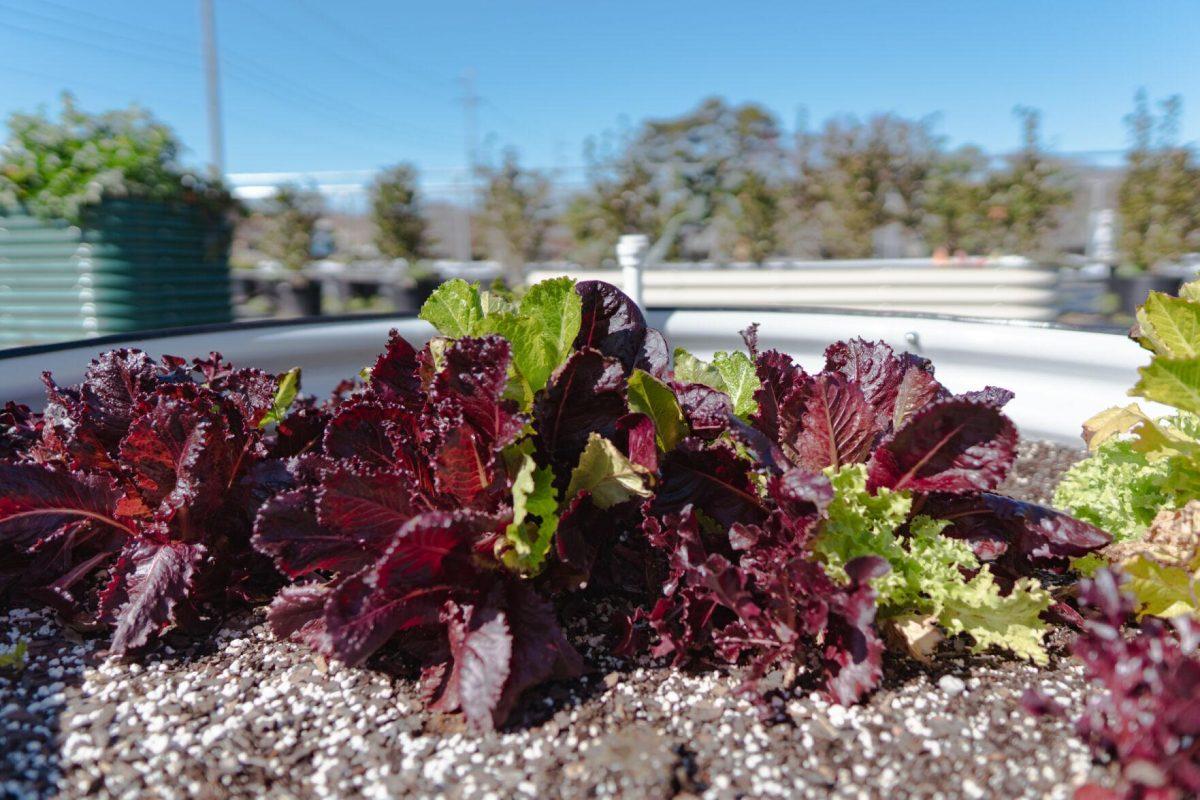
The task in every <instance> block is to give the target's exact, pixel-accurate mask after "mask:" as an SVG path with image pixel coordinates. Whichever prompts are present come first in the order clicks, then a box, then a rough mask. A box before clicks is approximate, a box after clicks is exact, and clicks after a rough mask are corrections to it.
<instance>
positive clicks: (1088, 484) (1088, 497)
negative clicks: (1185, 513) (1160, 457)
mask: <svg viewBox="0 0 1200 800" xmlns="http://www.w3.org/2000/svg"><path fill="white" fill-rule="evenodd" d="M1169 476H1170V469H1169V465H1168V463H1167V462H1165V461H1157V462H1151V461H1150V460H1149V459H1148V458H1147V457H1146V456H1145V455H1144V454H1143V453H1138V452H1137V451H1135V450H1134V445H1133V443H1132V442H1131V441H1128V440H1122V439H1110V440H1108V441H1106V442H1104V443H1103V444H1101V445H1100V446H1099V447H1098V448H1097V449H1096V452H1095V453H1093V454H1092V456H1091V457H1090V458H1086V459H1084V460H1083V461H1080V462H1079V463H1077V464H1075V465H1074V466H1073V467H1071V469H1070V470H1068V471H1067V474H1066V475H1065V476H1064V477H1063V479H1062V481H1061V482H1060V483H1059V484H1058V488H1057V489H1056V490H1055V492H1054V505H1055V506H1057V507H1058V508H1061V509H1064V510H1066V511H1069V512H1071V513H1072V514H1073V515H1074V516H1076V517H1078V518H1079V519H1081V520H1083V521H1085V522H1090V523H1092V524H1093V525H1095V526H1096V527H1098V528H1103V529H1104V530H1106V531H1108V532H1109V533H1111V534H1112V535H1113V540H1114V541H1117V542H1120V541H1125V540H1128V539H1134V538H1137V537H1139V536H1141V535H1142V534H1143V533H1144V532H1145V530H1146V528H1147V527H1149V525H1150V523H1151V521H1153V519H1154V516H1155V515H1156V514H1157V513H1158V511H1159V509H1160V508H1163V507H1164V506H1166V505H1168V503H1169V497H1168V493H1167V491H1166V489H1165V488H1164V487H1165V484H1166V481H1167V479H1168V478H1169Z"/></svg>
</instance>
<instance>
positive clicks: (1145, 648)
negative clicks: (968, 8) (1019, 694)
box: [1024, 570, 1200, 800]
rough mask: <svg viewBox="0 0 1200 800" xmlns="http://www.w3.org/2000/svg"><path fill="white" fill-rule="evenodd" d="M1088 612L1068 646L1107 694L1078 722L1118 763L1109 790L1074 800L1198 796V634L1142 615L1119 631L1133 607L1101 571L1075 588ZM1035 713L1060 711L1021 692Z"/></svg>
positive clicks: (1186, 625)
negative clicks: (1136, 624) (1135, 627)
mask: <svg viewBox="0 0 1200 800" xmlns="http://www.w3.org/2000/svg"><path fill="white" fill-rule="evenodd" d="M1080 600H1081V601H1082V603H1083V604H1084V605H1085V607H1086V608H1087V609H1088V611H1089V612H1090V613H1088V616H1087V619H1086V621H1085V622H1084V626H1083V632H1082V633H1081V634H1080V635H1079V636H1078V637H1077V638H1076V640H1075V643H1074V645H1073V649H1074V653H1075V656H1076V657H1077V658H1078V659H1079V660H1080V661H1082V662H1083V666H1084V671H1085V673H1086V675H1087V677H1088V679H1089V680H1092V681H1095V682H1097V683H1100V684H1101V685H1103V686H1104V688H1105V690H1106V691H1105V693H1104V694H1101V695H1099V696H1097V697H1093V698H1092V699H1091V700H1089V702H1088V705H1087V708H1086V710H1085V711H1084V713H1083V715H1082V716H1081V717H1080V718H1079V719H1078V720H1077V721H1076V723H1075V727H1076V729H1077V730H1078V731H1079V735H1080V736H1081V737H1083V738H1084V739H1085V740H1086V741H1088V742H1090V743H1091V745H1092V748H1093V750H1095V752H1096V753H1098V754H1102V755H1103V756H1105V757H1106V758H1109V759H1112V760H1114V761H1116V763H1117V765H1118V767H1119V777H1118V780H1117V784H1116V786H1115V787H1114V788H1112V789H1109V788H1105V787H1102V786H1097V785H1091V784H1089V785H1086V786H1083V787H1081V788H1080V789H1079V790H1077V791H1076V793H1075V797H1076V798H1078V799H1079V800H1183V799H1184V798H1188V797H1197V796H1200V629H1198V628H1197V626H1196V623H1195V620H1193V619H1191V618H1189V617H1187V616H1180V617H1177V618H1175V619H1173V620H1171V622H1170V623H1169V624H1168V623H1166V622H1163V621H1162V620H1159V619H1155V618H1151V617H1147V618H1145V619H1143V620H1142V622H1141V623H1140V627H1139V629H1138V630H1137V631H1136V632H1134V633H1133V634H1132V635H1130V634H1127V633H1126V632H1124V631H1123V630H1122V627H1123V626H1124V625H1125V623H1126V621H1127V620H1129V618H1130V614H1131V613H1132V612H1133V610H1134V607H1135V602H1134V599H1133V598H1132V597H1131V596H1130V595H1128V594H1126V593H1125V592H1124V591H1123V590H1122V587H1121V585H1120V578H1119V573H1114V572H1111V571H1109V570H1101V571H1099V572H1097V573H1096V575H1095V576H1094V578H1093V579H1091V580H1085V581H1083V582H1082V583H1081V585H1080ZM1024 701H1025V705H1026V707H1027V708H1029V709H1030V710H1031V711H1033V712H1034V713H1038V714H1053V715H1057V716H1063V715H1065V713H1066V710H1065V709H1064V708H1063V707H1062V706H1061V705H1059V704H1058V703H1057V702H1056V701H1054V700H1052V699H1050V698H1047V697H1044V696H1041V695H1040V694H1038V693H1035V692H1030V693H1028V694H1026V696H1025V698H1024Z"/></svg>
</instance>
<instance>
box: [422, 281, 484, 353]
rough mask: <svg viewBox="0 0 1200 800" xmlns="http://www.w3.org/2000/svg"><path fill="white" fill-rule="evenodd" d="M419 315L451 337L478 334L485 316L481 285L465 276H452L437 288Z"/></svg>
mask: <svg viewBox="0 0 1200 800" xmlns="http://www.w3.org/2000/svg"><path fill="white" fill-rule="evenodd" d="M418 316H420V318H421V319H423V320H425V321H426V322H428V323H429V324H430V325H432V326H433V327H435V328H437V329H438V332H439V333H441V334H442V335H443V336H449V337H450V338H451V339H461V338H462V337H464V336H474V335H475V333H476V331H477V330H478V328H479V323H480V321H481V320H483V304H482V302H481V301H480V298H479V287H478V286H477V285H475V284H471V283H467V282H466V281H464V280H463V279H462V278H454V279H453V280H448V281H446V282H445V283H443V284H442V285H441V286H439V287H438V288H436V289H434V291H433V294H431V295H430V296H429V299H428V300H426V301H425V305H423V306H421V313H420V314H419V315H418Z"/></svg>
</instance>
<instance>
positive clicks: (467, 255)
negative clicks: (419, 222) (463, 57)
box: [462, 69, 479, 261]
mask: <svg viewBox="0 0 1200 800" xmlns="http://www.w3.org/2000/svg"><path fill="white" fill-rule="evenodd" d="M462 83H463V97H462V104H463V129H464V134H465V139H466V145H467V197H466V204H465V205H466V217H465V218H466V236H467V239H466V244H465V246H464V248H463V250H464V252H463V260H464V261H470V260H471V255H472V253H471V250H472V248H471V244H472V242H471V212H472V211H473V210H474V208H475V169H476V167H477V160H478V158H479V152H478V151H479V145H478V143H477V141H476V138H477V133H476V131H477V129H478V124H477V121H476V113H477V112H476V109H477V108H478V107H479V96H478V95H476V94H475V70H473V69H468V70H466V71H465V72H464V73H463V75H462Z"/></svg>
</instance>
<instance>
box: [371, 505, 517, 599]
mask: <svg viewBox="0 0 1200 800" xmlns="http://www.w3.org/2000/svg"><path fill="white" fill-rule="evenodd" d="M505 522H506V520H504V519H503V518H499V517H494V516H490V515H487V514H480V513H478V512H472V511H454V512H450V511H428V512H426V513H424V514H421V515H419V516H416V517H413V518H412V519H411V520H409V521H408V522H407V523H406V524H405V525H404V527H403V528H401V529H400V532H399V533H398V534H397V535H396V538H395V539H394V540H392V543H391V545H389V546H388V549H387V551H386V552H385V553H384V554H383V556H382V557H381V558H380V559H379V561H378V562H377V563H376V564H375V566H374V567H373V568H372V578H371V580H372V582H373V583H374V584H375V585H376V586H378V587H380V588H381V589H388V590H398V589H399V587H408V586H424V585H429V584H430V583H431V582H433V581H442V582H445V581H447V580H449V579H448V578H446V577H445V575H444V571H445V570H447V569H451V574H453V575H460V576H461V575H462V574H463V573H464V572H465V571H466V570H468V569H469V566H470V565H469V552H468V548H469V546H470V545H472V544H473V543H474V542H475V541H476V540H477V539H478V538H479V537H480V536H481V535H483V534H485V533H487V532H491V531H494V530H496V529H497V528H499V527H501V526H502V525H504V524H505Z"/></svg>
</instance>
